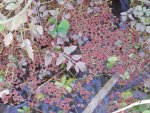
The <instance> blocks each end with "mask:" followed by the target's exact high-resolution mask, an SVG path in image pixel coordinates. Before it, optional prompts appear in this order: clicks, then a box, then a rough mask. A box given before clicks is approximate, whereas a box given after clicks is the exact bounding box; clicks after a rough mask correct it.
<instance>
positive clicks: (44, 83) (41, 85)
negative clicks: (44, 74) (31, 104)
mask: <svg viewBox="0 0 150 113" xmlns="http://www.w3.org/2000/svg"><path fill="white" fill-rule="evenodd" d="M65 70H66V68H65V69H63V70H62V71H60V72H59V73H58V74H56V75H54V77H56V76H58V75H60V74H61V73H63V72H64V71H65ZM54 77H52V78H50V79H49V80H48V81H46V82H45V83H43V84H42V85H40V86H39V87H37V89H36V90H35V92H37V91H38V90H39V89H41V88H42V87H43V86H44V85H45V84H47V83H48V82H50V81H51V80H52V79H53V78H54Z"/></svg>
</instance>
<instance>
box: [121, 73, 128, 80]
mask: <svg viewBox="0 0 150 113" xmlns="http://www.w3.org/2000/svg"><path fill="white" fill-rule="evenodd" d="M121 78H122V79H123V80H126V79H129V78H130V73H129V72H128V71H126V72H124V74H123V75H121Z"/></svg>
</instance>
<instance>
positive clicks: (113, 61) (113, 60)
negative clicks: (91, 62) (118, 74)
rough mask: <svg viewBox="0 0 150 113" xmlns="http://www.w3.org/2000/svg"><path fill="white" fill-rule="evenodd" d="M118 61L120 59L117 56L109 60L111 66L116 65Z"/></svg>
mask: <svg viewBox="0 0 150 113" xmlns="http://www.w3.org/2000/svg"><path fill="white" fill-rule="evenodd" d="M117 61H118V58H117V57H116V56H112V57H109V58H108V62H110V63H111V64H114V63H116V62H117Z"/></svg>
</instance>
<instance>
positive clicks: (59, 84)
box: [55, 81, 63, 87]
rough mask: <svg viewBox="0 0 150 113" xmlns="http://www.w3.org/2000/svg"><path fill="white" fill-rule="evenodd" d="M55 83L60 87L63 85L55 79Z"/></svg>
mask: <svg viewBox="0 0 150 113" xmlns="http://www.w3.org/2000/svg"><path fill="white" fill-rule="evenodd" d="M55 85H57V86H60V87H62V86H63V84H62V83H60V82H58V81H56V82H55Z"/></svg>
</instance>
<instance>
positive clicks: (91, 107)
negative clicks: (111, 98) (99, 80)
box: [83, 76, 118, 113]
mask: <svg viewBox="0 0 150 113" xmlns="http://www.w3.org/2000/svg"><path fill="white" fill-rule="evenodd" d="M117 80H118V77H116V76H113V77H112V78H111V79H110V80H109V81H108V82H107V83H106V84H105V85H104V87H103V88H101V89H100V91H99V92H98V93H97V94H96V96H95V97H94V98H93V99H92V100H91V102H90V103H89V104H88V105H87V107H86V108H85V110H84V111H83V113H93V111H94V109H95V108H96V107H97V105H98V104H100V103H101V101H102V100H103V98H104V97H105V96H106V95H107V94H108V92H109V91H110V90H111V89H112V87H113V86H114V85H115V84H116V82H117Z"/></svg>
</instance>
